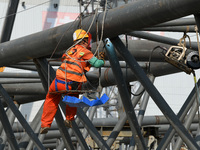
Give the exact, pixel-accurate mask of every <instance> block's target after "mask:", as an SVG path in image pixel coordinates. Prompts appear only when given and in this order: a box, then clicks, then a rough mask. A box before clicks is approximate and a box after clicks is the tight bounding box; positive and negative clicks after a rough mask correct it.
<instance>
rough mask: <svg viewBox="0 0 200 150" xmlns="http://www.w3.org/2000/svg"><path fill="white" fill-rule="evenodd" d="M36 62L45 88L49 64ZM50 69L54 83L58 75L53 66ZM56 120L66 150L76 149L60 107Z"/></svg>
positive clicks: (40, 60)
mask: <svg viewBox="0 0 200 150" xmlns="http://www.w3.org/2000/svg"><path fill="white" fill-rule="evenodd" d="M35 62H37V64H36V65H37V68H38V69H40V73H39V75H42V78H41V80H43V84H44V85H43V87H45V86H47V81H48V78H47V77H48V62H47V60H46V59H45V58H38V59H36V61H35ZM49 69H50V71H49V72H50V75H51V76H50V81H51V82H52V81H53V79H54V78H55V76H56V73H55V71H54V70H53V68H52V67H51V66H50V68H49ZM45 77H46V83H45V81H44V80H45ZM45 90H46V93H47V92H48V88H45ZM55 120H56V123H57V124H58V128H59V130H60V134H61V136H62V138H63V141H64V143H65V146H66V148H67V149H69V150H73V149H74V147H73V144H72V141H71V138H70V136H69V133H68V131H67V128H66V127H65V125H64V119H63V117H62V113H61V111H60V108H59V107H58V110H57V112H56V114H55Z"/></svg>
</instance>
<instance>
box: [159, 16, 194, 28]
mask: <svg viewBox="0 0 200 150" xmlns="http://www.w3.org/2000/svg"><path fill="white" fill-rule="evenodd" d="M195 24H196V22H195V19H194V18H180V19H176V20H172V21H168V22H165V23H161V24H158V25H155V27H166V26H185V25H195Z"/></svg>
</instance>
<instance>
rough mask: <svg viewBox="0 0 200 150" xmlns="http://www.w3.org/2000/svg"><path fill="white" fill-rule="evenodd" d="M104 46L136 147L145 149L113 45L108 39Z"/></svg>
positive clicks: (141, 149) (140, 149)
mask: <svg viewBox="0 0 200 150" xmlns="http://www.w3.org/2000/svg"><path fill="white" fill-rule="evenodd" d="M105 47H106V52H107V54H108V57H109V61H110V64H111V66H112V70H113V74H114V77H115V80H116V83H117V87H118V91H119V93H120V97H121V99H122V103H123V106H124V109H125V112H126V115H127V118H128V121H129V124H130V127H131V131H132V134H133V136H134V139H135V141H136V145H137V148H138V149H139V150H145V149H146V146H145V143H144V139H143V137H142V134H141V131H140V127H139V124H138V122H137V118H136V114H135V110H134V108H133V105H132V103H131V99H130V95H129V92H128V89H127V84H126V82H125V79H124V78H123V74H122V71H121V68H120V66H119V62H118V59H117V55H116V53H115V50H114V47H113V45H112V43H111V42H110V40H109V39H106V40H105Z"/></svg>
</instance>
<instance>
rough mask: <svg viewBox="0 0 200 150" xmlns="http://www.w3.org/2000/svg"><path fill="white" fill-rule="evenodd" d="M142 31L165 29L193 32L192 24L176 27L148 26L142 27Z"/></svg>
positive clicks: (168, 30)
mask: <svg viewBox="0 0 200 150" xmlns="http://www.w3.org/2000/svg"><path fill="white" fill-rule="evenodd" d="M142 30H144V31H167V32H195V29H194V26H177V27H173V26H170V27H150V28H143V29H142Z"/></svg>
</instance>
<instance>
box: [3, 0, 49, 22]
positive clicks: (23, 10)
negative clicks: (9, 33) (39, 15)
mask: <svg viewBox="0 0 200 150" xmlns="http://www.w3.org/2000/svg"><path fill="white" fill-rule="evenodd" d="M49 2H50V1H46V2H43V3H40V4H38V5H35V6H33V7H29V8H26V9H25V10H21V11H18V12H16V13H13V14H10V15H7V16H4V17H1V18H0V19H4V18H7V17H10V16H13V15H16V14H19V13H22V12H25V11H27V10H30V9H33V8H35V7H38V6H41V5H43V4H46V3H49Z"/></svg>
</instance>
